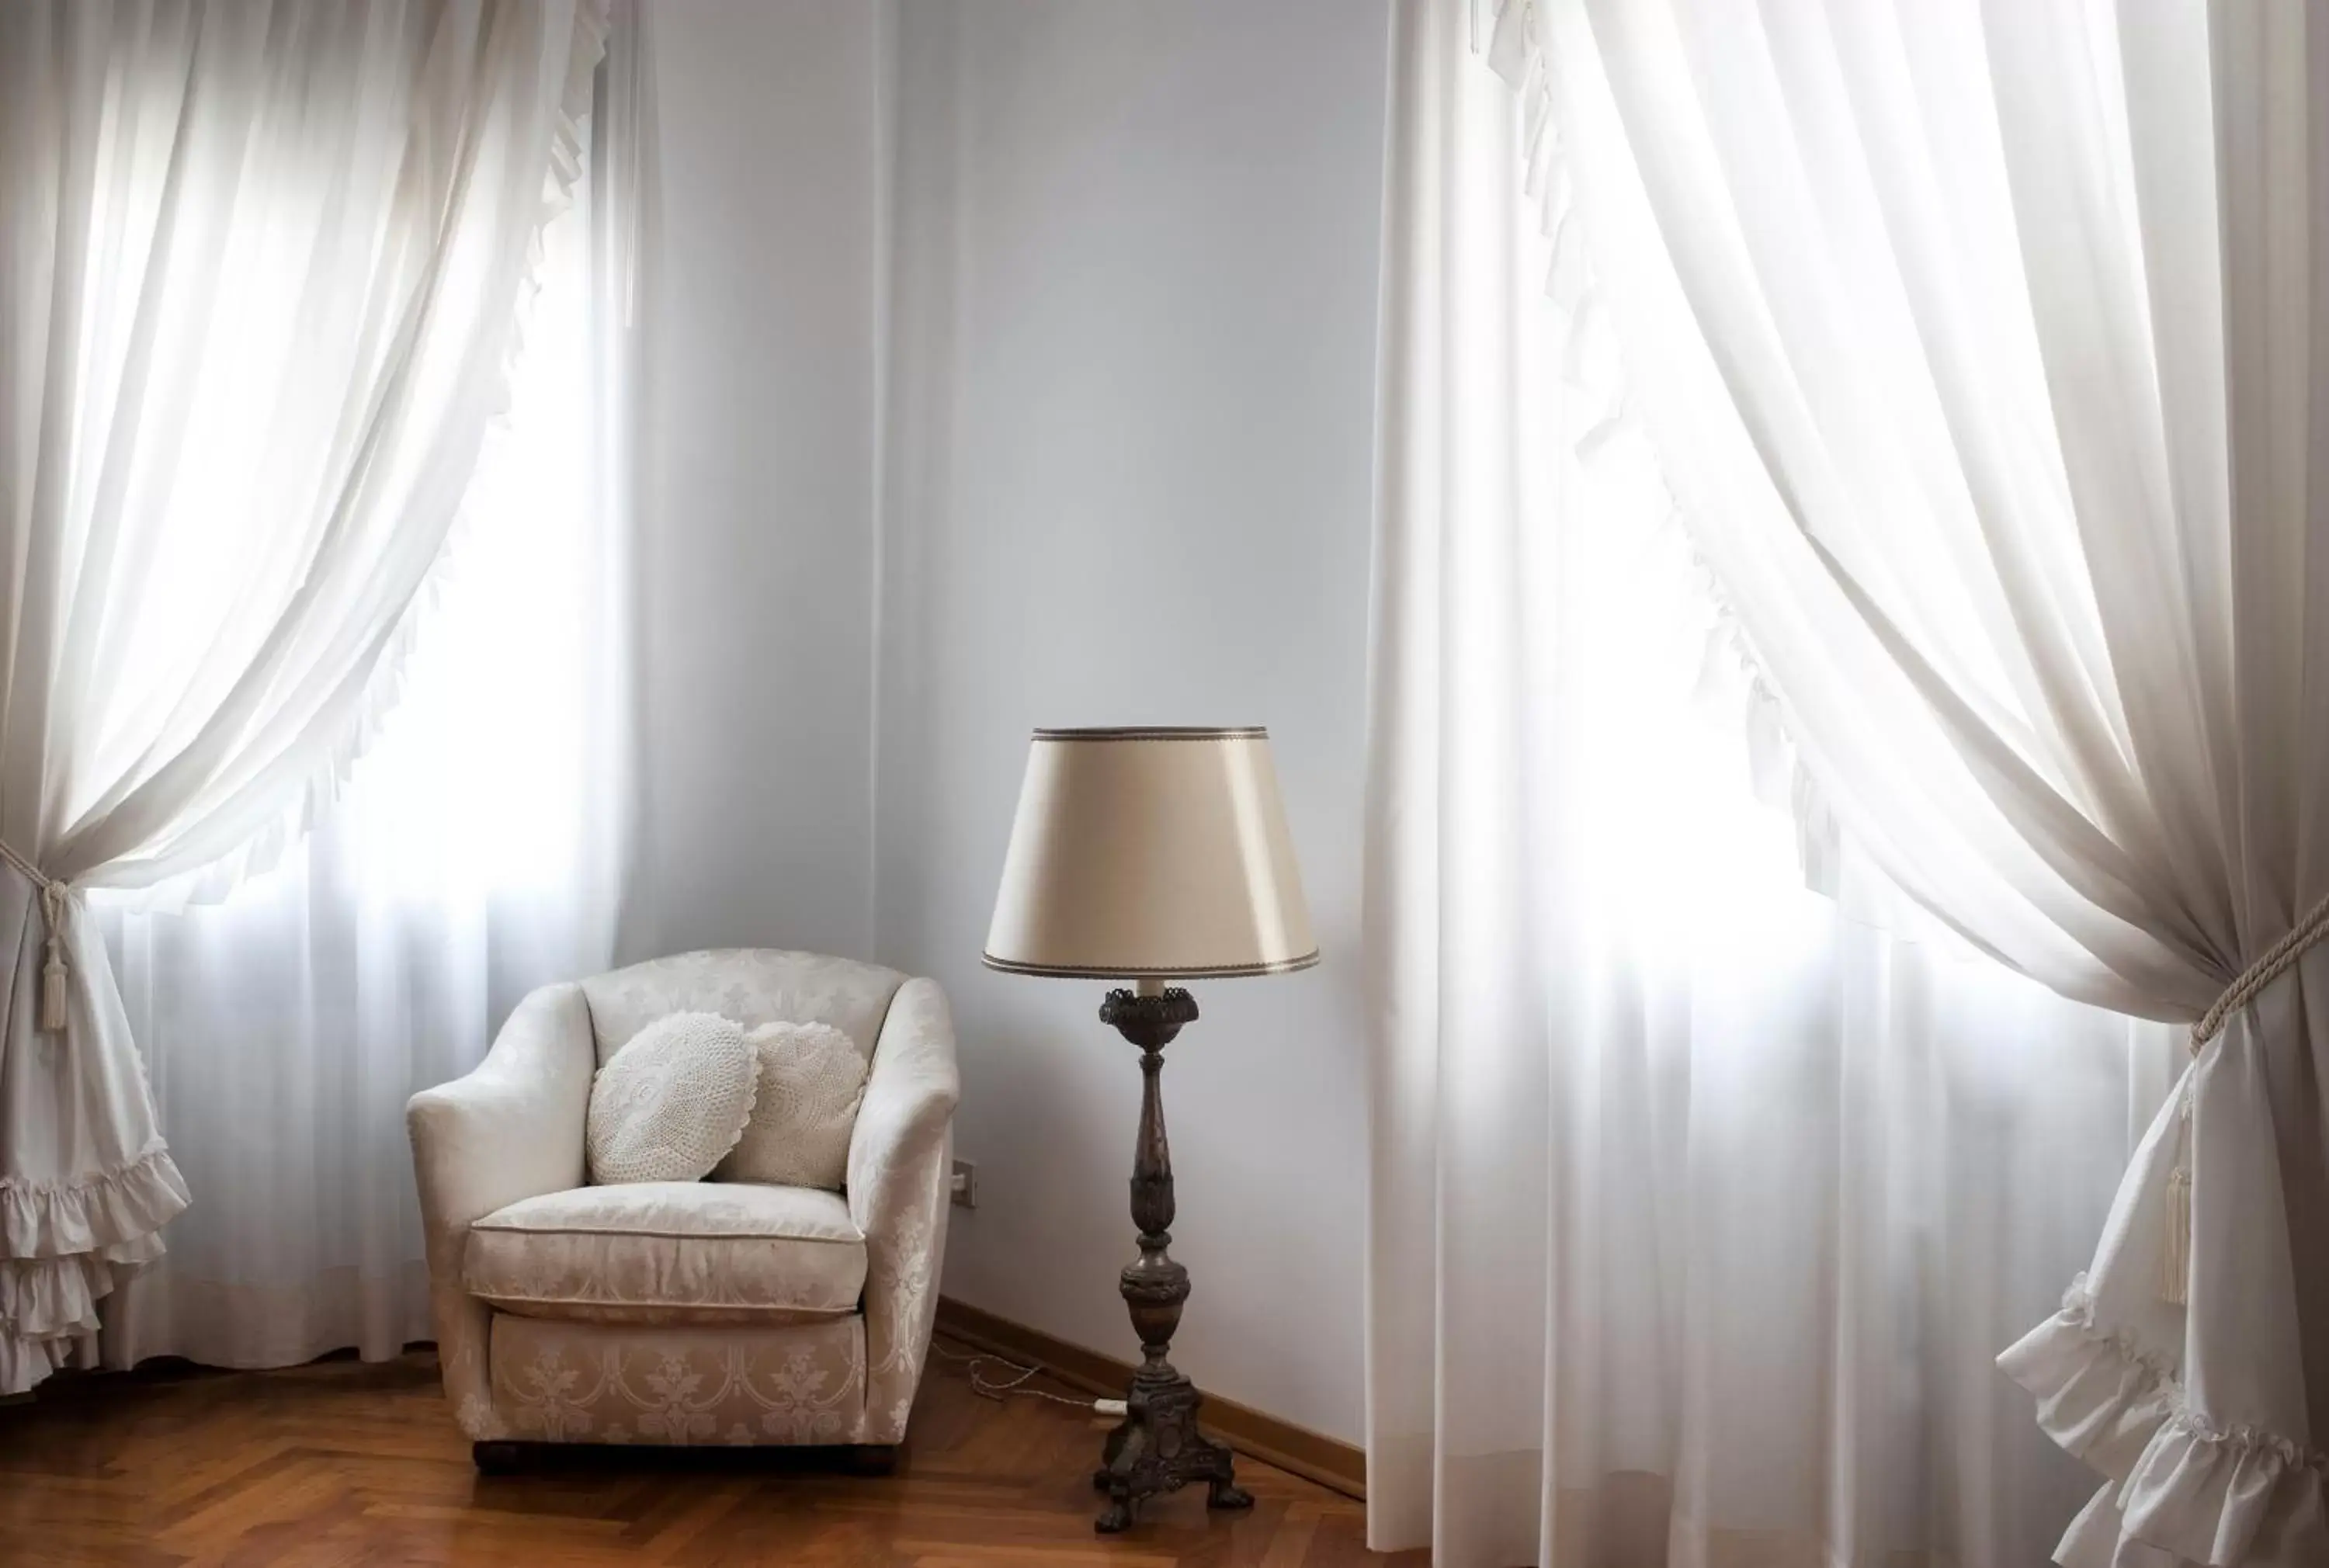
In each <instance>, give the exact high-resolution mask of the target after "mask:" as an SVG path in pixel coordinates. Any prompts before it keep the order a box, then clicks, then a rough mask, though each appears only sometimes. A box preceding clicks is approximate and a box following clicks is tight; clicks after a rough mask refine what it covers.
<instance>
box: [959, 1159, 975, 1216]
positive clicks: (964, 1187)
mask: <svg viewBox="0 0 2329 1568" xmlns="http://www.w3.org/2000/svg"><path fill="white" fill-rule="evenodd" d="M954 1202H955V1207H957V1208H976V1207H978V1167H977V1166H976V1165H973V1164H972V1163H971V1162H970V1161H969V1160H956V1161H955V1162H954Z"/></svg>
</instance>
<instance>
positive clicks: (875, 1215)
mask: <svg viewBox="0 0 2329 1568" xmlns="http://www.w3.org/2000/svg"><path fill="white" fill-rule="evenodd" d="M961 1093H962V1084H961V1079H960V1077H959V1076H958V1075H957V1072H956V1068H955V1059H954V1020H953V1019H952V1018H951V1017H949V1016H948V1012H947V1002H946V993H945V992H944V991H940V990H939V989H938V982H937V981H930V980H910V981H907V982H906V983H905V984H904V985H902V986H900V987H899V989H898V996H897V1000H895V1001H893V1002H891V1004H890V1016H889V1019H888V1020H887V1021H886V1022H885V1023H884V1024H883V1025H882V1047H881V1049H880V1050H879V1051H878V1052H876V1053H875V1054H874V1057H873V1072H872V1076H870V1077H869V1078H867V1079H866V1081H865V1099H864V1101H863V1103H861V1104H860V1105H859V1106H858V1108H857V1130H856V1132H855V1134H854V1135H853V1137H852V1138H851V1140H850V1145H849V1189H848V1190H849V1213H850V1216H851V1217H852V1218H853V1219H854V1220H855V1221H856V1222H857V1225H858V1228H859V1229H861V1230H863V1232H864V1233H865V1244H866V1250H867V1253H868V1256H867V1259H866V1272H865V1338H866V1357H867V1363H868V1371H867V1374H866V1376H867V1384H866V1389H865V1435H864V1436H863V1437H862V1438H860V1439H859V1440H858V1441H861V1442H896V1441H898V1440H899V1439H900V1438H901V1437H903V1436H904V1435H905V1432H906V1417H907V1414H908V1413H910V1411H911V1410H912V1409H913V1406H914V1389H915V1388H916V1387H917V1386H918V1385H919V1384H920V1382H921V1376H922V1358H923V1357H924V1356H925V1355H926V1354H927V1353H928V1352H929V1343H930V1326H931V1323H932V1320H933V1319H935V1317H936V1315H937V1312H938V1264H939V1262H940V1261H941V1260H942V1259H943V1258H944V1257H945V1256H946V1226H947V1210H948V1205H949V1201H950V1189H949V1186H948V1172H949V1170H950V1169H951V1166H952V1154H953V1135H952V1130H953V1124H954V1107H955V1102H956V1100H957V1098H959V1097H960V1094H961Z"/></svg>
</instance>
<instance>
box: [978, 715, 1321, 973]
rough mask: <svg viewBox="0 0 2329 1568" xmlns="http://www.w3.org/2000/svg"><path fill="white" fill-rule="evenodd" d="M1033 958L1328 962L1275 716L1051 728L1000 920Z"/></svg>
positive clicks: (1016, 836) (1036, 964) (1234, 967)
mask: <svg viewBox="0 0 2329 1568" xmlns="http://www.w3.org/2000/svg"><path fill="white" fill-rule="evenodd" d="M986 962H987V963H988V964H989V965H990V966H991V967H993V968H995V969H1005V970H1010V971H1013V972H1016V973H1020V974H1057V975H1130V976H1136V977H1138V976H1154V977H1156V978H1160V979H1164V978H1171V977H1174V976H1191V975H1232V974H1276V973H1278V972H1282V971H1285V970H1289V969H1306V968H1308V967H1309V966H1310V965H1311V964H1314V963H1315V962H1318V944H1316V943H1315V942H1314V941H1312V940H1311V936H1310V910H1309V906H1307V905H1306V904H1305V903H1304V902H1303V899H1302V879H1301V877H1300V874H1299V873H1298V872H1297V870H1296V869H1295V865H1294V845H1293V841H1292V840H1290V839H1289V838H1288V837H1287V832H1286V812H1285V808H1284V807H1283V806H1282V805H1280V803H1279V802H1278V770H1277V769H1276V768H1275V767H1273V766H1272V765H1270V760H1269V734H1268V731H1267V730H1263V729H1258V728H1257V729H1039V730H1037V731H1036V732H1035V741H1034V745H1033V746H1032V747H1031V748H1030V749H1029V751H1028V753H1027V776H1026V779H1025V781H1024V782H1023V783H1022V784H1021V785H1020V786H1019V815H1018V817H1017V819H1016V820H1015V821H1014V822H1013V823H1012V827H1011V848H1010V850H1009V852H1008V853H1006V854H1005V855H1004V859H1003V887H1002V891H1001V892H1000V893H999V894H997V895H996V897H995V923H994V924H993V925H991V926H990V927H988V929H987V933H986Z"/></svg>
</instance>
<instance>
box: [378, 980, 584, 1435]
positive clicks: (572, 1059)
mask: <svg viewBox="0 0 2329 1568" xmlns="http://www.w3.org/2000/svg"><path fill="white" fill-rule="evenodd" d="M598 1066H599V1062H598V1056H597V1055H596V1053H595V1052H594V1051H593V1049H592V1047H591V1035H590V1009H589V1004H588V1003H587V1002H585V1001H584V1000H583V997H582V988H581V987H580V986H579V985H551V986H544V987H542V989H541V990H540V991H535V992H533V994H532V995H530V996H528V997H527V998H526V999H525V1000H523V1001H521V1002H520V1003H518V1004H517V1007H516V1009H514V1011H512V1012H511V1014H510V1016H509V1021H508V1022H506V1023H504V1025H502V1030H501V1033H500V1034H498V1035H496V1036H495V1038H494V1044H493V1048H492V1049H491V1050H490V1051H488V1052H486V1059H485V1060H484V1061H483V1062H481V1063H479V1064H478V1065H477V1067H476V1070H475V1071H474V1072H472V1073H470V1075H468V1076H467V1077H466V1078H461V1079H457V1080H456V1081H455V1082H453V1083H450V1084H440V1085H438V1087H437V1088H434V1089H424V1090H422V1091H421V1092H420V1094H415V1095H414V1096H413V1097H412V1102H411V1103H410V1105H408V1106H406V1107H405V1113H404V1120H405V1126H406V1129H407V1130H408V1131H410V1134H411V1136H412V1165H413V1173H414V1175H415V1177H416V1178H418V1179H419V1182H420V1222H421V1227H422V1232H423V1235H424V1236H425V1238H426V1241H427V1244H428V1253H429V1309H430V1316H431V1317H433V1318H434V1319H436V1324H437V1359H438V1365H439V1366H440V1367H441V1368H442V1370H443V1373H444V1377H445V1396H446V1397H447V1398H448V1399H449V1400H451V1401H452V1404H453V1413H454V1416H455V1418H456V1419H457V1421H459V1422H460V1423H461V1430H462V1431H463V1432H466V1433H467V1435H468V1436H469V1437H471V1438H473V1439H476V1440H477V1441H485V1440H486V1439H488V1438H495V1437H501V1436H504V1435H505V1434H504V1432H503V1431H502V1430H501V1423H500V1421H499V1419H498V1418H497V1417H496V1416H495V1413H494V1406H493V1397H492V1392H491V1389H490V1387H489V1386H488V1384H487V1380H486V1347H487V1338H488V1336H489V1334H490V1332H491V1327H492V1320H493V1317H494V1312H493V1309H492V1308H490V1307H488V1306H486V1303H484V1302H483V1301H480V1300H477V1299H476V1297H475V1296H472V1295H471V1294H469V1291H468V1289H467V1286H465V1285H464V1284H463V1283H462V1282H461V1254H462V1251H463V1249H464V1248H466V1247H467V1245H468V1241H469V1226H470V1225H473V1224H475V1223H476V1221H478V1220H481V1219H483V1218H485V1216H487V1215H489V1214H491V1213H493V1212H494V1211H495V1209H499V1208H505V1207H508V1206H509V1205H511V1204H513V1203H515V1202H517V1201H518V1200H519V1199H521V1198H527V1197H536V1196H538V1195H540V1194H542V1193H545V1192H561V1191H564V1190H565V1189H567V1188H576V1187H580V1186H581V1185H582V1180H583V1171H582V1126H583V1122H584V1119H585V1118H586V1117H587V1115H588V1114H589V1108H590V1077H591V1075H592V1074H593V1073H595V1072H596V1071H597V1070H598Z"/></svg>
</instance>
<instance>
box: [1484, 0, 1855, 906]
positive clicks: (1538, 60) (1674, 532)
mask: <svg viewBox="0 0 2329 1568" xmlns="http://www.w3.org/2000/svg"><path fill="white" fill-rule="evenodd" d="M1473 49H1474V51H1475V52H1476V53H1477V54H1478V55H1479V56H1480V57H1481V59H1482V60H1483V61H1485V63H1486V64H1487V65H1488V67H1489V68H1490V69H1491V70H1495V72H1496V74H1497V75H1498V76H1500V77H1502V78H1503V79H1504V80H1505V81H1506V82H1507V83H1508V84H1510V85H1511V87H1512V88H1513V92H1514V93H1515V95H1516V96H1517V97H1518V99H1519V101H1520V109H1521V127H1522V128H1521V137H1522V145H1523V164H1524V168H1525V176H1524V177H1525V181H1526V194H1527V195H1528V196H1529V197H1530V198H1532V200H1534V201H1535V202H1536V203H1537V214H1538V223H1539V227H1540V229H1541V230H1542V233H1543V235H1544V236H1545V238H1546V239H1548V240H1549V241H1550V242H1551V252H1552V261H1551V268H1550V271H1549V274H1548V276H1547V277H1546V279H1545V295H1546V296H1547V298H1548V299H1549V300H1550V301H1551V304H1552V305H1553V308H1554V309H1555V310H1556V311H1558V312H1560V313H1561V321H1562V324H1563V327H1564V335H1565V337H1566V338H1567V340H1568V350H1567V352H1566V353H1565V354H1564V356H1563V361H1562V364H1561V381H1562V384H1563V386H1564V387H1566V388H1567V389H1568V390H1570V392H1571V393H1572V394H1573V395H1575V396H1576V398H1577V399H1579V402H1580V403H1581V404H1582V405H1583V406H1584V407H1585V408H1587V409H1589V418H1588V419H1587V420H1586V422H1585V427H1584V429H1583V431H1582V433H1581V434H1579V436H1578V437H1576V440H1575V444H1574V447H1575V451H1576V454H1577V457H1578V461H1579V463H1580V464H1581V465H1585V466H1587V467H1591V466H1593V465H1596V464H1597V462H1601V461H1605V460H1606V455H1608V454H1610V453H1613V452H1615V451H1617V450H1618V449H1620V448H1633V449H1636V450H1637V451H1638V452H1639V453H1640V454H1641V455H1642V463H1643V465H1644V467H1645V470H1646V471H1647V478H1648V481H1649V483H1650V484H1654V485H1655V491H1656V494H1655V502H1654V503H1655V507H1656V510H1657V511H1658V512H1659V514H1660V516H1661V520H1662V522H1663V525H1664V530H1665V531H1666V533H1667V534H1668V535H1670V536H1671V539H1672V540H1673V541H1674V548H1676V549H1678V550H1679V551H1680V552H1681V553H1682V554H1683V556H1684V557H1685V558H1686V564H1685V565H1684V567H1683V572H1684V575H1685V577H1687V582H1688V587H1689V589H1690V590H1691V592H1692V594H1693V599H1694V601H1695V603H1696V604H1697V605H1698V606H1700V608H1701V610H1702V612H1703V614H1704V615H1705V617H1706V620H1707V623H1708V625H1707V630H1706V646H1705V652H1704V658H1703V662H1702V670H1703V671H1704V675H1705V676H1709V677H1711V676H1713V675H1715V674H1717V673H1718V672H1720V671H1728V673H1730V675H1731V676H1733V677H1735V679H1732V680H1730V681H1725V682H1721V683H1720V684H1721V687H1723V688H1726V689H1727V690H1725V691H1724V692H1723V695H1724V696H1725V697H1726V698H1727V702H1726V706H1727V707H1728V708H1729V709H1730V714H1729V720H1730V722H1731V723H1732V724H1734V725H1735V726H1736V727H1737V729H1738V731H1739V733H1740V734H1741V735H1742V736H1743V737H1745V739H1746V742H1747V751H1748V756H1749V759H1750V761H1749V765H1750V768H1751V771H1752V775H1753V780H1754V784H1755V786H1756V793H1757V796H1758V798H1759V799H1761V800H1762V801H1763V802H1764V803H1766V804H1767V805H1770V806H1772V807H1774V808H1776V809H1779V810H1784V811H1787V812H1790V813H1791V814H1792V816H1793V818H1794V820H1795V826H1796V858H1797V859H1798V860H1799V862H1800V863H1801V866H1802V869H1803V876H1804V883H1805V886H1806V887H1809V888H1810V889H1811V890H1812V891H1814V892H1815V893H1820V894H1824V895H1825V896H1827V897H1838V896H1840V894H1841V892H1842V887H1841V875H1840V869H1841V866H1842V839H1843V835H1842V831H1841V829H1840V827H1839V825H1838V821H1837V818H1836V815H1835V812H1834V808H1833V806H1832V804H1831V803H1830V801H1829V798H1828V795H1827V792H1826V790H1825V787H1824V786H1823V785H1822V784H1821V783H1820V781H1819V779H1818V777H1817V776H1816V775H1815V774H1814V772H1813V771H1812V769H1811V767H1810V766H1809V765H1807V764H1806V761H1805V758H1804V752H1803V748H1802V746H1800V745H1799V744H1798V743H1797V741H1796V728H1795V725H1794V724H1793V722H1792V720H1791V718H1789V715H1788V710H1787V703H1786V700H1785V699H1784V698H1782V696H1781V695H1780V693H1779V690H1778V688H1777V686H1776V685H1775V684H1774V683H1773V682H1772V681H1771V680H1770V678H1769V676H1768V674H1767V673H1766V671H1765V668H1764V664H1763V661H1762V660H1761V658H1760V657H1759V656H1758V655H1757V653H1756V652H1755V644H1754V641H1753V639H1752V638H1751V637H1750V636H1749V634H1748V631H1747V627H1746V624H1745V621H1744V620H1743V618H1742V617H1741V616H1740V614H1739V612H1738V609H1737V607H1736V606H1734V605H1733V604H1732V603H1731V600H1730V595H1729V593H1728V591H1727V590H1726V589H1725V588H1724V587H1723V584H1722V579H1721V577H1720V576H1718V575H1717V574H1716V572H1715V570H1714V568H1713V567H1712V566H1711V564H1709V562H1708V561H1707V559H1706V557H1705V554H1704V553H1703V552H1702V550H1701V549H1699V545H1698V540H1697V536H1696V533H1695V531H1694V530H1693V529H1692V528H1691V527H1690V526H1689V519H1688V516H1687V514H1686V513H1685V512H1684V511H1683V506H1682V503H1681V502H1679V501H1677V500H1676V499H1675V493H1674V484H1673V481H1672V479H1671V477H1670V476H1669V474H1668V473H1667V471H1666V466H1665V460H1664V455H1662V454H1661V453H1660V452H1659V450H1658V446H1657V443H1656V441H1655V439H1653V438H1652V437H1651V436H1650V433H1649V431H1648V430H1647V429H1646V428H1645V427H1644V426H1643V424H1642V422H1641V420H1640V419H1639V418H1637V417H1636V415H1634V414H1633V413H1632V412H1630V411H1629V410H1628V408H1627V368H1626V356H1625V347H1624V343H1623V341H1622V339H1621V338H1620V337H1619V334H1618V333H1617V331H1616V329H1615V328H1614V327H1613V326H1612V325H1611V324H1610V323H1609V320H1608V310H1607V308H1606V307H1605V306H1604V305H1603V303H1602V300H1601V293H1600V287H1599V285H1598V281H1597V280H1596V278H1595V276H1594V269H1593V264H1592V260H1591V258H1590V256H1589V251H1588V248H1587V245H1586V242H1585V237H1584V232H1583V224H1582V222H1581V221H1580V219H1579V214H1578V212H1577V208H1576V202H1575V192H1574V186H1573V185H1572V183H1571V181H1570V174H1569V169H1568V164H1567V159H1568V154H1567V150H1566V149H1565V147H1564V146H1563V145H1562V143H1561V133H1560V127H1559V123H1558V121H1557V120H1556V118H1555V117H1554V114H1553V85H1552V72H1551V65H1550V63H1549V61H1547V59H1546V55H1545V43H1544V40H1543V38H1542V35H1541V33H1540V32H1539V23H1538V19H1537V15H1536V5H1535V0H1473ZM1717 686H1718V683H1717V682H1716V681H1711V680H1708V679H1704V678H1702V681H1701V688H1700V689H1701V693H1702V696H1711V695H1714V694H1715V693H1716V690H1717Z"/></svg>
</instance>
